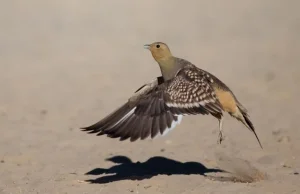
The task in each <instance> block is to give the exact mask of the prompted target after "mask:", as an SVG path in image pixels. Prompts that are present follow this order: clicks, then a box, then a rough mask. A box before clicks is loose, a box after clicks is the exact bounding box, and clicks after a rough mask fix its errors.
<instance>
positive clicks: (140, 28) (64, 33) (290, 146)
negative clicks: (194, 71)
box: [0, 0, 300, 194]
mask: <svg viewBox="0 0 300 194" xmlns="http://www.w3.org/2000/svg"><path fill="white" fill-rule="evenodd" d="M299 7H300V1H297V0H288V1H281V0H264V1H262V0H245V1H238V0H228V1H222V0H215V1H208V0H207V1H202V0H191V1H180V0H172V1H171V0H168V1H167V0H165V1H161V0H152V1H141V0H139V1H138V0H134V1H122V0H120V1H109V0H98V1H96V0H87V1H79V0H62V1H59V0H53V1H50V0H49V1H47V0H45V1H40V0H27V1H23V0H11V1H0V28H1V29H0V88H1V94H0V131H1V137H0V193H4V194H27V193H28V194H31V193H33V194H35V193H39V194H46V193H47V194H48V193H49V194H66V193H70V194H91V193H97V194H98V193H103V194H104V193H105V194H116V193H122V194H123V193H124V194H126V193H134V194H137V193H139V194H144V193H145V194H160V193H167V194H181V193H182V194H199V193H207V194H208V193H210V194H213V193H215V194H216V193H222V194H231V193H245V194H252V193H262V194H271V193H272V194H273V193H274V194H275V193H276V194H277V193H278V194H290V193H300V175H299V173H300V156H299V153H300V129H299V118H300V111H299V95H300V89H299V81H300V66H299V62H300V57H299V51H300V23H299V21H300V12H299ZM154 41H163V42H166V43H168V45H169V46H170V48H171V50H172V53H173V54H174V55H175V56H177V57H181V58H185V59H187V60H189V61H191V62H193V63H194V64H196V65H197V66H198V67H200V68H202V69H205V70H207V71H209V72H211V73H212V74H214V75H216V76H217V77H219V78H220V79H221V80H223V81H224V82H225V83H226V84H227V85H228V86H229V87H230V88H231V89H232V90H233V91H234V93H235V94H236V96H237V97H238V99H239V100H240V101H241V102H242V103H243V105H244V106H245V107H247V109H248V111H249V114H250V116H251V119H252V121H253V123H254V125H255V127H256V131H257V134H258V136H259V137H260V140H261V142H262V144H263V147H264V149H261V148H260V147H259V145H258V143H257V142H256V139H255V137H254V135H253V134H252V133H251V132H250V131H249V130H247V129H246V128H245V127H244V126H243V125H242V124H241V123H239V122H238V121H236V120H235V119H233V118H231V117H230V116H228V115H226V117H225V120H224V134H225V140H224V142H223V143H222V144H221V145H218V144H217V138H218V121H217V120H216V119H215V118H213V117H211V116H201V115H199V116H190V117H184V119H183V121H182V123H181V124H180V125H179V126H178V127H176V129H174V130H173V131H172V132H170V133H169V134H168V135H167V136H164V137H161V138H158V139H155V140H150V139H148V140H145V141H137V142H134V143H131V142H130V141H123V142H121V141H118V140H117V139H110V138H108V137H106V136H96V135H94V134H87V133H85V132H82V131H81V130H80V129H79V128H80V127H85V126H88V125H90V124H93V123H95V122H97V121H98V120H100V119H101V118H103V117H104V116H106V115H107V114H109V113H110V112H111V111H113V110H114V109H115V108H117V107H119V106H120V105H121V104H123V103H124V102H126V100H127V99H128V97H130V96H131V95H132V94H133V92H134V91H135V90H136V89H137V88H139V87H140V86H141V85H142V84H144V83H147V82H148V81H150V80H152V79H153V78H155V77H157V76H159V75H160V70H159V67H158V65H157V64H156V63H155V61H154V60H153V58H152V56H151V54H150V53H149V51H147V50H145V49H143V45H144V44H146V43H152V42H154ZM223 171H228V172H223ZM256 172H257V173H256ZM257 175H259V176H257ZM247 176H248V178H247ZM243 178H245V179H246V181H245V180H244V181H241V180H242V179H243Z"/></svg>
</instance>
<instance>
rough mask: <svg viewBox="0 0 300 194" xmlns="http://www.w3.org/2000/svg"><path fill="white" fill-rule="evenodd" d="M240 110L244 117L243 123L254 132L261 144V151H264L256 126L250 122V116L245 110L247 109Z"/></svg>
mask: <svg viewBox="0 0 300 194" xmlns="http://www.w3.org/2000/svg"><path fill="white" fill-rule="evenodd" d="M239 110H240V112H241V113H242V115H243V119H241V121H242V123H243V124H244V125H245V126H246V127H247V128H248V129H249V130H250V131H252V132H253V133H254V135H255V137H256V139H257V141H258V143H259V146H260V147H261V149H263V147H262V145H261V142H260V140H259V138H258V136H257V134H256V132H255V128H254V125H253V123H252V122H251V121H250V118H249V115H248V114H247V112H246V109H245V108H243V109H241V108H240V107H239Z"/></svg>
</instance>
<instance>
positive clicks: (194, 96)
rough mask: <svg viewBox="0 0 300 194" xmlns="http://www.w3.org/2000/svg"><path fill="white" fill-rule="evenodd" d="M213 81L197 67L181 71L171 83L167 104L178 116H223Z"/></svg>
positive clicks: (167, 91) (167, 93) (167, 90)
mask: <svg viewBox="0 0 300 194" xmlns="http://www.w3.org/2000/svg"><path fill="white" fill-rule="evenodd" d="M212 83H213V79H210V76H209V74H207V73H206V72H205V71H202V70H201V69H198V68H197V67H195V66H190V67H186V68H183V69H181V70H180V71H179V72H178V73H177V75H176V76H175V78H174V79H172V80H171V81H169V83H168V87H167V89H166V91H165V93H166V95H167V97H168V98H166V104H167V105H168V107H170V109H171V111H172V112H173V113H176V114H209V113H210V114H212V115H213V116H215V117H217V118H221V116H222V106H221V104H220V102H219V100H218V98H217V96H216V94H215V92H214V89H213V88H212V86H211V84H212Z"/></svg>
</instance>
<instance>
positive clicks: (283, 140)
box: [277, 136, 291, 143]
mask: <svg viewBox="0 0 300 194" xmlns="http://www.w3.org/2000/svg"><path fill="white" fill-rule="evenodd" d="M277 141H278V142H280V143H288V142H290V141H291V139H290V137H289V136H283V137H280V138H279V139H278V140H277Z"/></svg>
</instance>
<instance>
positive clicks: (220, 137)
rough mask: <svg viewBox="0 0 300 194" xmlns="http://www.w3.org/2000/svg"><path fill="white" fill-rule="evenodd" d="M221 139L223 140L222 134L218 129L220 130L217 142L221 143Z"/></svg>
mask: <svg viewBox="0 0 300 194" xmlns="http://www.w3.org/2000/svg"><path fill="white" fill-rule="evenodd" d="M223 140H224V138H223V134H222V132H221V131H220V132H219V138H218V144H221V143H222V141H223Z"/></svg>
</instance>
